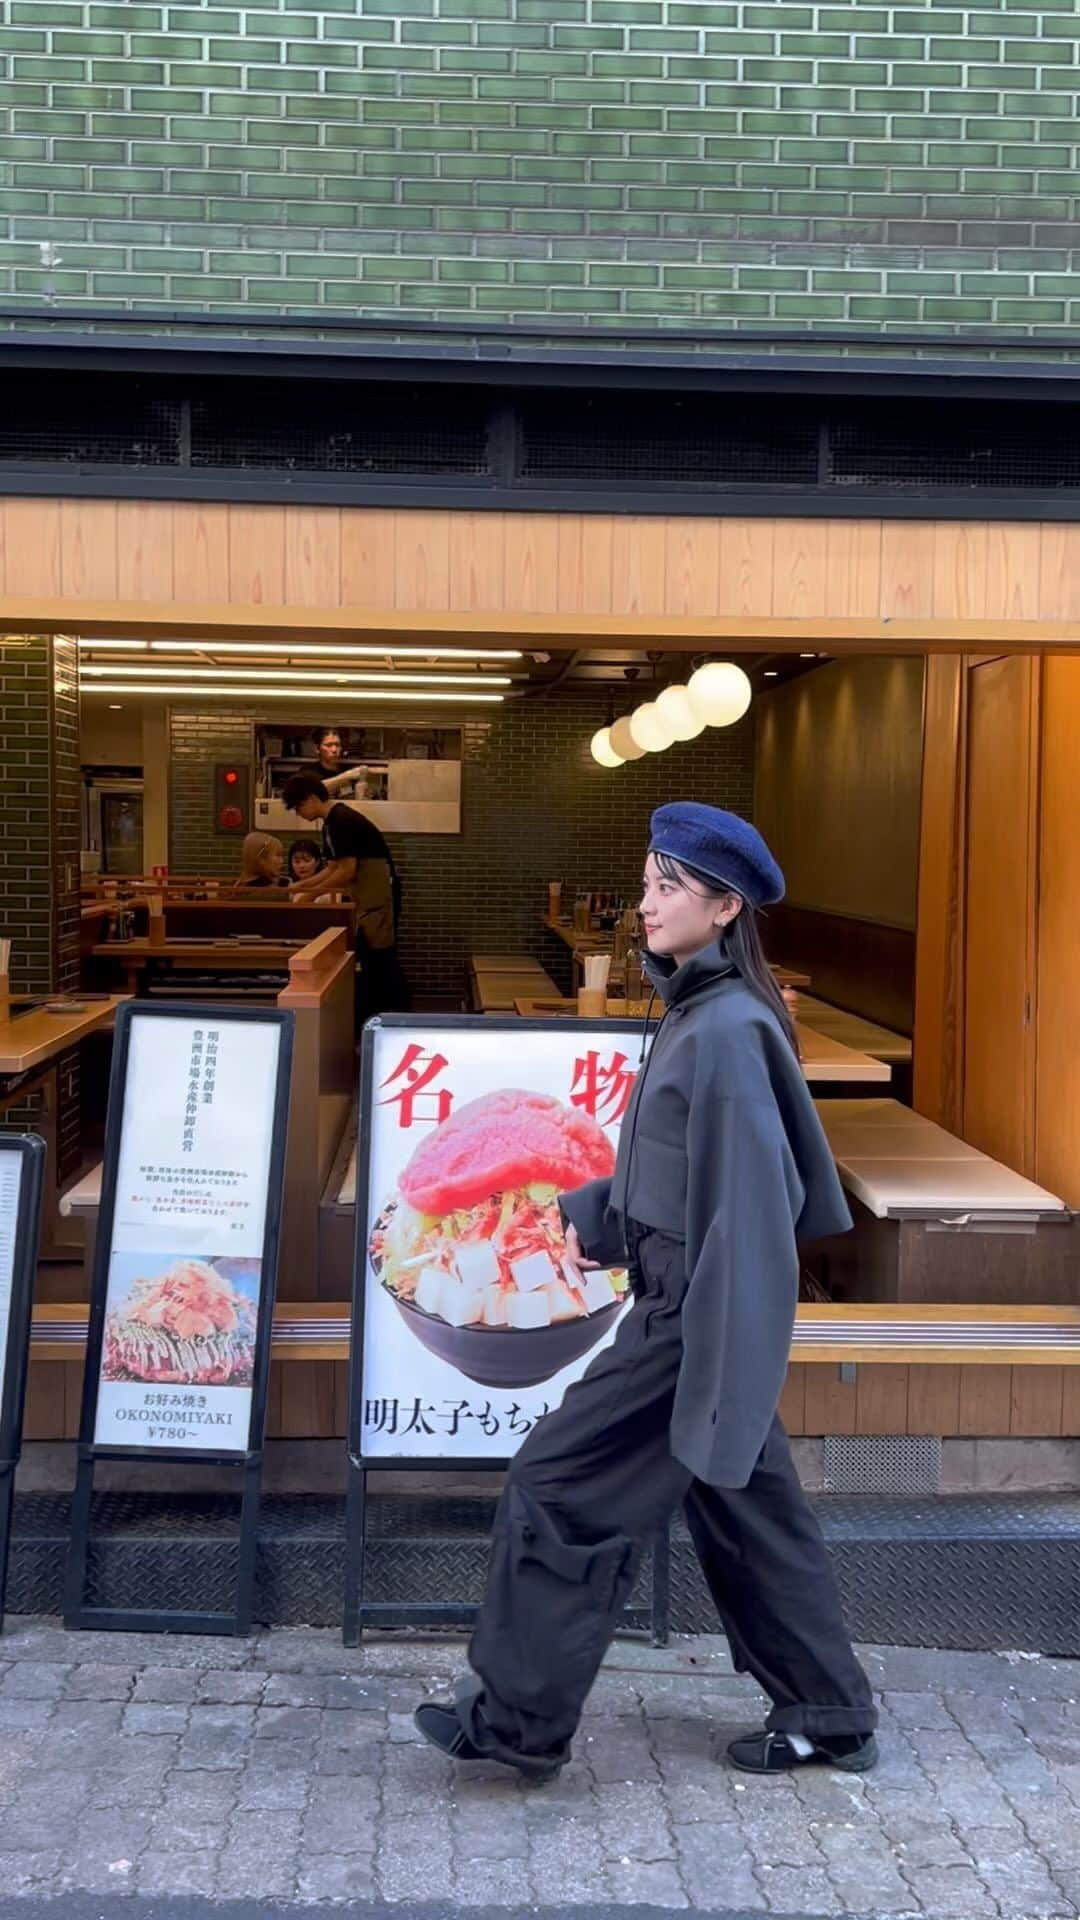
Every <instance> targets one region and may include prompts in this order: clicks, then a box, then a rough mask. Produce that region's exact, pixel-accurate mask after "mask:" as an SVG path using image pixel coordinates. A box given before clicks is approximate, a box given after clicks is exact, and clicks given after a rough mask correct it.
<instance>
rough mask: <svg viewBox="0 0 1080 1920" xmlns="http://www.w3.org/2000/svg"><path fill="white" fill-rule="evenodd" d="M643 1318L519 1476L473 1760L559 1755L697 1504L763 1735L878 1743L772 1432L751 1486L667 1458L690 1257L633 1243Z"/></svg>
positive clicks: (783, 1444)
mask: <svg viewBox="0 0 1080 1920" xmlns="http://www.w3.org/2000/svg"><path fill="white" fill-rule="evenodd" d="M630 1250H631V1271H632V1275H633V1280H634V1293H635V1300H634V1305H633V1307H632V1308H631V1310H630V1312H629V1313H628V1314H626V1315H625V1316H624V1317H623V1319H622V1321H621V1322H620V1325H619V1329H618V1332H617V1334H616V1337H615V1340H614V1342H613V1343H612V1345H611V1346H610V1347H609V1348H607V1349H606V1350H605V1352H603V1353H602V1354H600V1355H599V1356H598V1357H597V1359H596V1360H594V1362H593V1364H592V1366H591V1367H590V1368H589V1370H588V1372H587V1373H586V1374H585V1376H584V1377H583V1379H582V1380H580V1381H579V1382H578V1383H577V1384H576V1385H575V1386H572V1387H571V1388H570V1389H569V1390H568V1392H567V1394H566V1396H565V1398H564V1400H563V1403H562V1405H561V1406H560V1407H559V1408H557V1409H556V1411H555V1412H554V1413H551V1414H548V1415H547V1417H546V1418H545V1419H544V1420H542V1421H540V1422H539V1424H538V1425H537V1426H536V1427H535V1428H534V1429H533V1431H532V1433H531V1434H530V1435H529V1437H528V1439H527V1440H526V1441H525V1443H524V1445H523V1446H522V1448H521V1450H520V1452H519V1453H518V1454H517V1456H516V1458H515V1460H514V1461H513V1463H512V1465H511V1468H510V1472H509V1475H508V1478H507V1482H506V1486H505V1488H504V1491H503V1497H502V1500H501V1502H500V1504H499V1509H498V1513H497V1516H496V1520H495V1530H494V1537H493V1541H492V1550H491V1561H490V1566H489V1572H488V1586H487V1593H486V1597H485V1599H484V1603H483V1606H482V1608H481V1611H480V1616H479V1619H478V1621H477V1625H476V1628H475V1631H474V1633H473V1637H472V1640H471V1642H470V1647H469V1662H470V1666H471V1668H472V1673H471V1674H470V1675H469V1676H468V1677H467V1678H466V1680H465V1681H464V1682H463V1684H462V1686H461V1688H460V1689H459V1692H458V1700H457V1705H458V1712H459V1714H460V1716H461V1720H462V1723H463V1725H464V1726H465V1728H466V1731H467V1732H468V1734H469V1736H470V1738H471V1739H472V1741H473V1742H474V1744H475V1745H476V1746H477V1747H478V1748H479V1749H480V1750H481V1751H482V1752H484V1753H488V1754H490V1755H492V1757H495V1758H497V1757H498V1756H499V1754H500V1752H503V1753H505V1752H511V1753H513V1754H515V1755H517V1756H519V1757H520V1756H529V1755H535V1756H537V1758H538V1760H541V1759H547V1758H549V1757H550V1756H552V1755H558V1756H565V1753H566V1751H567V1750H568V1747H569V1742H570V1740H571V1739H572V1737H573V1734H574V1731H575V1728H576V1727H577V1724H578V1720H579V1718H580V1716H581V1711H582V1708H583V1706H584V1703H585V1698H586V1695H587V1694H588V1691H589V1688H590V1687H591V1685H592V1683H593V1680H594V1679H595V1677H596V1673H597V1670H598V1668H599V1666H600V1662H601V1660H602V1659H603V1656H604V1653H605V1651H606V1649H607V1647H608V1644H609V1642H610V1641H611V1639H612V1636H613V1634H614V1633H615V1630H616V1628H617V1626H618V1624H619V1619H620V1616H621V1614H622V1610H623V1608H624V1606H625V1604H626V1601H627V1599H628V1596H629V1594H630V1590H631V1588H632V1586H633V1584H634V1579H635V1576H636V1574H637V1570H638V1566H639V1564H640V1561H641V1557H642V1553H643V1551H644V1549H645V1547H646V1545H647V1544H648V1542H649V1540H650V1538H651V1536H652V1535H653V1534H654V1533H655V1532H656V1531H657V1529H658V1528H659V1527H661V1526H662V1525H663V1524H664V1523H665V1522H666V1521H667V1520H668V1519H669V1517H670V1516H671V1515H672V1514H673V1513H674V1512H675V1511H676V1510H677V1509H678V1507H679V1506H680V1504H684V1505H685V1510H686V1517H687V1522H688V1525H689V1528H690V1533H691V1537H692V1539H693V1542H694V1547H695V1549H696V1552H697V1555H698V1559H699V1560H700V1562H701V1566H702V1571H703V1572H704V1575H705V1578H706V1580H707V1582H708V1585H709V1589H710V1592H711V1594H712V1597H713V1600H714V1601H715V1603H716V1608H717V1612H718V1613H719V1615H720V1621H721V1625H722V1626H723V1629H724V1632H725V1634H726V1635H727V1639H728V1643H729V1645H730V1648H731V1653H732V1658H733V1660H734V1662H735V1665H736V1666H737V1667H738V1668H739V1669H740V1671H743V1672H748V1673H751V1674H752V1675H753V1676H754V1678H755V1679H756V1680H757V1681H758V1683H759V1685H760V1686H761V1687H762V1688H763V1689H764V1691H765V1692H766V1693H767V1694H768V1695H769V1697H770V1698H771V1700H772V1702H773V1707H772V1711H771V1713H770V1714H769V1717H768V1723H767V1724H768V1726H769V1727H770V1728H773V1729H777V1730H783V1731H786V1732H789V1733H802V1734H805V1735H807V1736H808V1737H809V1738H811V1739H813V1738H815V1737H820V1738H825V1737H827V1736H828V1735H830V1734H834V1735H835V1734H859V1733H868V1732H869V1731H870V1730H871V1729H872V1728H873V1727H874V1725H875V1724H876V1720H877V1714H876V1711H875V1708H874V1706H873V1703H872V1699H871V1693H870V1686H869V1682H868V1681H867V1678H866V1675H865V1674H864V1672H863V1670H862V1668H861V1667H860V1665H859V1663H858V1661H857V1660H856V1658H855V1655H854V1653H853V1652H852V1649H851V1643H850V1641H849V1639H848V1636H847V1632H846V1629H845V1626H844V1621H843V1616H842V1612H841V1606H840V1595H839V1591H838V1588H837V1585H836V1580H835V1576H834V1574H833V1570H832V1566H831V1564H830V1561H829V1557H828V1553H827V1551H826V1547H825V1543H824V1540H823V1539H822V1536H821V1531H820V1529H819V1527H818V1524H817V1521H816V1520H815V1518H814V1515H813V1513H812V1511H811V1509H810V1507H809V1504H808V1502H807V1500H806V1496H805V1495H804V1493H803V1491H802V1488H801V1486H800V1484H799V1480H798V1476H797V1474H796V1472H795V1468H794V1465H793V1463H792V1459H791V1450H790V1448H789V1446H788V1441H787V1436H786V1434H785V1432H784V1429H783V1427H782V1426H781V1424H780V1421H779V1420H778V1419H775V1420H774V1421H773V1424H772V1428H771V1430H770V1432H769V1435H768V1438H767V1439H766V1442H765V1445H764V1447H763V1449H762V1451H761V1455H760V1457H759V1459H758V1462H757V1465H756V1466H755V1468H754V1472H753V1474H752V1476H751V1478H750V1481H749V1484H748V1485H747V1486H745V1487H740V1488H737V1489H729V1488H720V1487H710V1486H706V1485H704V1484H703V1483H702V1482H701V1481H700V1480H695V1479H694V1477H693V1475H692V1474H691V1473H690V1472H689V1471H688V1470H687V1469H686V1468H685V1467H683V1466H681V1465H680V1464H679V1462H678V1461H677V1460H675V1459H673V1457H672V1454H671V1449H670V1440H669V1429H670V1425H671V1412H672V1405H673V1402H674V1396H675V1385H676V1381H677V1378H678V1373H679V1362H680V1358H681V1354H682V1303H683V1297H684V1295H685V1292H686V1285H687V1279H686V1271H685V1259H684V1249H683V1247H682V1245H681V1243H679V1242H677V1241H674V1240H670V1239H667V1238H666V1237H664V1236H663V1235H660V1234H656V1233H649V1232H647V1231H644V1230H640V1229H638V1230H634V1231H633V1232H632V1234H631V1240H630Z"/></svg>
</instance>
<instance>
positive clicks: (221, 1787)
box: [161, 1772, 236, 1822]
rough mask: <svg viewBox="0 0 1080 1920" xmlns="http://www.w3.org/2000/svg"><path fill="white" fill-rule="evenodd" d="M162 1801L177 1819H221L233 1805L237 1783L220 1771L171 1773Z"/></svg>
mask: <svg viewBox="0 0 1080 1920" xmlns="http://www.w3.org/2000/svg"><path fill="white" fill-rule="evenodd" d="M161 1805H162V1811H163V1812H166V1811H172V1812H173V1813H175V1815H176V1817H177V1819H178V1820H193V1821H202V1820H209V1821H214V1822H217V1821H224V1820H226V1819H227V1818H228V1816H229V1814H230V1813H231V1812H232V1811H233V1808H234V1807H235V1805H236V1784H235V1782H234V1781H232V1780H230V1779H228V1778H226V1777H223V1776H222V1775H221V1774H220V1773H205V1772H204V1773H195V1772H193V1773H171V1774H169V1776H168V1780H167V1783H166V1785H165V1786H164V1788H163V1790H162V1794H161Z"/></svg>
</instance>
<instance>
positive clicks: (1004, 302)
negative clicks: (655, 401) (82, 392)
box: [0, 0, 1080, 332]
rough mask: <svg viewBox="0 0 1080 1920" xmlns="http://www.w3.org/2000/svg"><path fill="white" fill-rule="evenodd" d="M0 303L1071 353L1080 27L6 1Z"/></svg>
mask: <svg viewBox="0 0 1080 1920" xmlns="http://www.w3.org/2000/svg"><path fill="white" fill-rule="evenodd" d="M0 22H2V23H3V24H2V25H0V301H3V302H4V303H11V302H12V301H15V302H19V303H22V304H25V305H26V306H27V307H28V308H31V309H33V308H39V307H45V306H48V307H53V308H55V307H60V306H63V305H64V304H65V303H68V304H82V303H87V302H97V303H101V304H103V305H109V306H116V305H124V306H138V307H143V308H146V309H153V308H155V307H156V308H159V309H160V308H173V307H182V308H198V309H214V308H239V307H243V308H246V309H249V310H250V311H251V312H252V314H253V315H254V314H257V313H259V312H260V311H262V312H280V311H291V312H301V311H309V310H324V311H326V312H327V313H334V314H338V315H355V316H357V317H363V316H387V315H395V314H399V313H400V314H404V315H409V316H412V317H423V316H427V317H429V318H431V317H440V318H451V319H456V320H463V319H464V320H468V319H469V318H470V317H471V318H474V319H482V320H487V321H506V322H518V323H527V324H535V323H537V322H548V323H550V322H553V321H563V322H565V321H588V322H592V323H595V324H596V325H597V326H606V327H609V328H615V329H617V328H619V327H623V326H626V325H628V324H631V323H633V324H637V325H645V326H649V325H652V324H661V323H664V322H669V323H679V322H681V323H683V324H688V323H693V322H695V321H707V322H709V323H711V324H716V325H721V326H733V325H735V324H739V323H742V324H746V323H751V324H752V323H754V322H758V323H784V322H788V323H790V324H791V325H793V326H796V327H805V326H808V325H819V326H823V327H844V326H855V325H860V324H861V325H864V326H867V325H870V326H875V327H876V326H878V325H879V324H881V323H884V324H886V325H894V326H897V327H905V328H907V327H918V326H926V327H928V328H933V329H935V330H940V329H943V328H944V329H949V328H963V327H971V326H978V327H985V326H999V327H1001V328H1003V329H1006V328H1007V329H1017V328H1020V329H1024V328H1037V329H1039V330H1040V331H1044V330H1047V331H1050V332H1053V330H1054V329H1055V328H1064V327H1066V326H1073V327H1075V325H1076V323H1077V321H1078V319H1080V288H1078V283H1077V278H1076V267H1077V259H1078V251H1080V228H1078V220H1077V212H1078V194H1080V189H1078V184H1077V173H1076V145H1077V92H1078V89H1080V63H1078V48H1080V7H1078V6H1077V4H1076V0H978V4H974V3H973V4H956V5H950V4H948V0H931V4H921V5H920V4H916V0H912V3H911V4H909V5H900V6H896V5H891V4H889V5H886V4H881V3H880V0H849V4H846V5H845V4H838V5H827V4H806V5H803V4H800V3H799V0H405V3H404V4H402V5H399V4H397V3H396V0H277V4H275V0H261V3H260V4H256V5H251V6H247V5H243V4H240V3H239V0H237V3H236V4H222V5H197V4H188V5H171V4H167V0H161V4H143V3H142V0H120V3H119V4H116V3H114V4H106V3H105V0H4V4H3V5H2V6H0Z"/></svg>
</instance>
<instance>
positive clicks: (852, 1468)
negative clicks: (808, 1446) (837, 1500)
mask: <svg viewBox="0 0 1080 1920" xmlns="http://www.w3.org/2000/svg"><path fill="white" fill-rule="evenodd" d="M822 1467H823V1485H824V1488H825V1492H826V1493H867V1494H917V1493H937V1492H938V1491H939V1490H940V1487H941V1441H940V1440H939V1439H936V1438H934V1437H932V1436H930V1435H922V1434H906V1433H883V1434H847V1433H830V1434H826V1436H825V1439H824V1441H823V1443H822Z"/></svg>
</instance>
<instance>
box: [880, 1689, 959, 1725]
mask: <svg viewBox="0 0 1080 1920" xmlns="http://www.w3.org/2000/svg"><path fill="white" fill-rule="evenodd" d="M882 1699H883V1702H884V1705H885V1707H886V1708H887V1710H888V1712H889V1713H890V1714H891V1715H892V1717H893V1719H894V1720H895V1721H896V1722H897V1724H898V1725H899V1726H901V1727H934V1728H938V1729H940V1730H941V1731H942V1732H943V1733H955V1731H956V1722H955V1720H954V1719H953V1716H952V1714H951V1713H950V1712H949V1709H948V1707H947V1706H946V1704H945V1702H944V1700H943V1699H942V1698H941V1696H940V1694H936V1693H886V1694H883V1695H882Z"/></svg>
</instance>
